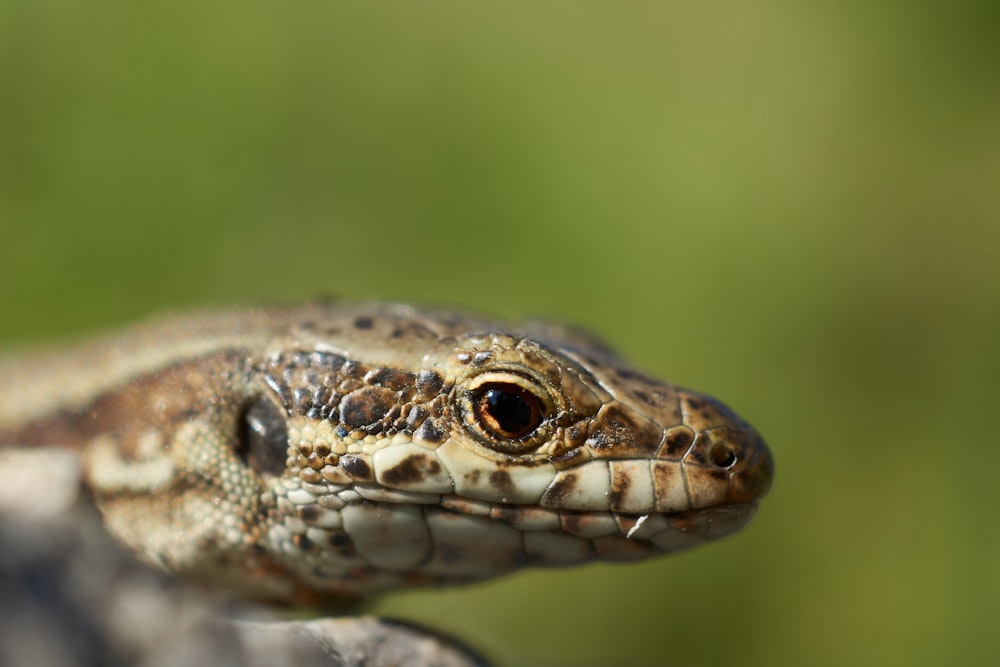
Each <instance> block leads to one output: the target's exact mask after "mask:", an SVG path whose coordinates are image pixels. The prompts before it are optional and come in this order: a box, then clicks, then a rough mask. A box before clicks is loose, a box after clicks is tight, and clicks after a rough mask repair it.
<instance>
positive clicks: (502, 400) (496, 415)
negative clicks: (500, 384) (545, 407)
mask: <svg viewBox="0 0 1000 667" xmlns="http://www.w3.org/2000/svg"><path fill="white" fill-rule="evenodd" d="M485 399H486V405H487V410H489V414H490V416H491V417H493V419H494V420H496V423H497V425H499V426H500V428H502V429H503V430H505V431H507V432H508V433H520V432H521V431H526V430H530V429H531V428H532V423H531V422H532V413H533V410H532V409H531V406H530V405H529V404H528V401H526V400H524V397H523V396H521V395H520V394H515V393H513V392H510V391H501V390H499V389H490V390H489V391H487V392H486V396H485Z"/></svg>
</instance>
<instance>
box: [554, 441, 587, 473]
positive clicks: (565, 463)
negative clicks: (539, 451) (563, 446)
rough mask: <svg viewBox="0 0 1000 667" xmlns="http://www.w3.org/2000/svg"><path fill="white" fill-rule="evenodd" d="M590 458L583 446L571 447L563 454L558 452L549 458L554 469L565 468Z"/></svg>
mask: <svg viewBox="0 0 1000 667" xmlns="http://www.w3.org/2000/svg"><path fill="white" fill-rule="evenodd" d="M590 459H591V457H590V454H589V453H588V452H587V450H586V449H584V448H582V447H581V448H577V449H571V450H569V451H568V452H566V453H564V454H560V455H559V456H556V457H555V458H553V459H551V461H550V463H552V465H553V466H555V469H556V470H565V469H566V468H572V467H573V466H575V465H579V464H580V463H583V462H584V461H589V460H590Z"/></svg>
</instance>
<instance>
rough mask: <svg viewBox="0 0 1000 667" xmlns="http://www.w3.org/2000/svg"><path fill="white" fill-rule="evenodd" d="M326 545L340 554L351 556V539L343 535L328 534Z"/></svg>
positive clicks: (352, 549) (352, 551) (352, 544)
mask: <svg viewBox="0 0 1000 667" xmlns="http://www.w3.org/2000/svg"><path fill="white" fill-rule="evenodd" d="M326 542H327V544H328V545H329V546H330V547H331V548H332V549H334V550H335V551H337V552H338V553H340V554H353V553H354V543H353V542H351V538H350V537H348V536H347V535H346V534H344V533H330V536H329V537H328V538H327V540H326Z"/></svg>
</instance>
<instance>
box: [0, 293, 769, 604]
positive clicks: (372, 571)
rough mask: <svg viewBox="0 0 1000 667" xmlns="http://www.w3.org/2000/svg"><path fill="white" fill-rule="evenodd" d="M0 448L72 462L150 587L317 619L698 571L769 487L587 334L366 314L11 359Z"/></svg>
mask: <svg viewBox="0 0 1000 667" xmlns="http://www.w3.org/2000/svg"><path fill="white" fill-rule="evenodd" d="M0 444H3V445H5V446H8V447H15V448H18V449H28V450H31V449H37V450H38V451H40V452H46V451H51V452H55V451H60V452H63V453H69V455H71V456H72V457H73V458H74V460H76V461H79V464H80V466H81V468H82V471H83V473H82V475H83V479H84V485H85V487H86V490H87V493H88V494H89V495H90V497H91V498H92V499H93V502H94V503H95V504H96V506H97V507H98V508H99V510H100V513H101V515H102V516H103V521H104V524H105V526H106V529H107V531H108V532H110V534H111V535H113V536H114V537H115V538H116V539H117V540H119V541H120V542H121V543H122V544H124V545H125V546H126V547H127V548H128V549H129V550H130V551H132V552H134V553H135V554H137V556H138V557H139V558H140V559H141V560H143V561H145V562H147V563H149V564H151V565H153V566H154V567H156V568H158V569H161V570H164V571H167V572H169V573H171V574H172V575H175V576H177V577H179V578H181V579H184V580H189V581H194V582H199V583H201V584H203V585H208V586H211V587H212V588H215V589H222V590H226V591H229V592H232V593H233V594H236V595H239V596H242V597H247V598H252V599H256V600H263V601H271V602H279V603H284V604H290V605H308V606H315V607H320V608H330V609H333V608H337V607H338V606H340V605H344V604H349V603H352V602H353V601H356V600H358V599H361V598H364V597H365V596H369V595H371V594H373V593H378V592H380V591H386V590H391V589H397V588H403V587H413V586H430V585H448V584H459V583H466V582H473V581H481V580H485V579H490V578H494V577H498V576H501V575H504V574H507V573H510V572H513V571H515V570H517V569H519V568H522V567H526V566H541V567H563V566H570V565H578V564H582V563H586V562H590V561H593V560H603V561H635V560H639V559H644V558H648V557H652V556H658V555H663V554H669V553H674V552H677V551H681V550H685V549H688V548H691V547H695V546H698V545H701V544H703V543H705V542H708V541H711V540H715V539H717V538H720V537H723V536H726V535H729V534H731V533H734V532H736V531H737V530H739V529H740V528H742V527H743V526H744V525H745V524H746V523H747V522H749V520H750V519H751V517H752V516H753V515H754V513H755V511H756V509H757V506H758V502H759V500H760V499H761V498H762V497H763V496H765V495H766V494H767V492H768V491H769V489H770V486H771V481H772V477H773V469H774V464H773V459H772V456H771V454H770V451H769V449H768V448H767V446H766V444H765V443H764V441H763V439H762V438H761V436H760V435H759V434H758V433H757V432H756V431H755V430H754V429H753V427H751V426H750V425H749V424H748V423H747V422H745V421H744V420H743V419H741V418H740V417H739V416H737V415H736V413H734V412H733V411H731V410H730V409H729V408H728V407H726V406H725V405H723V404H722V403H720V402H719V401H717V400H715V399H713V398H711V397H709V396H707V395H705V394H701V393H698V392H695V391H692V390H688V389H684V388H681V387H678V386H675V385H673V384H670V383H666V382H663V381H660V380H656V379H653V378H651V377H649V376H647V375H646V374H644V373H642V372H640V371H639V370H637V369H635V368H633V367H632V366H630V365H629V364H627V363H626V362H624V361H623V360H622V359H621V358H620V357H619V356H618V355H617V354H616V353H615V352H613V351H612V350H611V348H609V347H608V346H607V345H606V344H604V343H603V342H601V341H599V340H597V339H596V338H594V337H593V336H591V335H590V334H587V333H585V332H582V331H579V330H576V329H572V328H566V327H561V326H558V325H554V324H550V323H545V322H537V321H527V322H523V323H519V324H518V323H515V324H510V323H501V322H496V321H492V320H491V319H489V318H484V317H481V316H478V315H470V314H466V313H456V312H452V311H447V310H435V309H427V308H419V307H414V306H410V305H403V304H381V303H336V302H332V303H331V302H323V303H308V304H303V305H288V306H268V307H257V308H242V309H231V310H215V311H209V312H202V313H195V314H189V315H180V316H171V317H166V318H163V319H159V320H153V321H151V322H147V323H145V324H140V325H137V326H135V327H134V328H132V329H130V330H127V331H125V332H124V333H119V334H112V335H110V336H107V337H105V338H102V339H99V340H96V341H93V342H90V343H85V344H83V345H81V346H78V347H76V348H73V349H70V350H69V351H49V352H40V353H35V354H18V355H14V356H12V357H11V358H9V359H7V360H5V361H3V362H0ZM52 486H55V482H53V484H52ZM41 494H42V492H41V491H38V492H37V494H36V495H38V496H40V495H41Z"/></svg>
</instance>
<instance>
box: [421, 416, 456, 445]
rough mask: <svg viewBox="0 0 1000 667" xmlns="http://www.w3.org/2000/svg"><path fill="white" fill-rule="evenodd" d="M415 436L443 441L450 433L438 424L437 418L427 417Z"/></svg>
mask: <svg viewBox="0 0 1000 667" xmlns="http://www.w3.org/2000/svg"><path fill="white" fill-rule="evenodd" d="M413 436H414V437H415V438H419V439H421V440H426V441H427V442H433V443H441V442H444V441H445V438H447V437H448V434H447V433H445V432H444V431H443V430H442V429H441V427H440V426H438V425H437V423H436V422H435V420H433V419H425V420H424V423H423V424H421V425H420V428H418V429H417V430H416V431H414V433H413Z"/></svg>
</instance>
